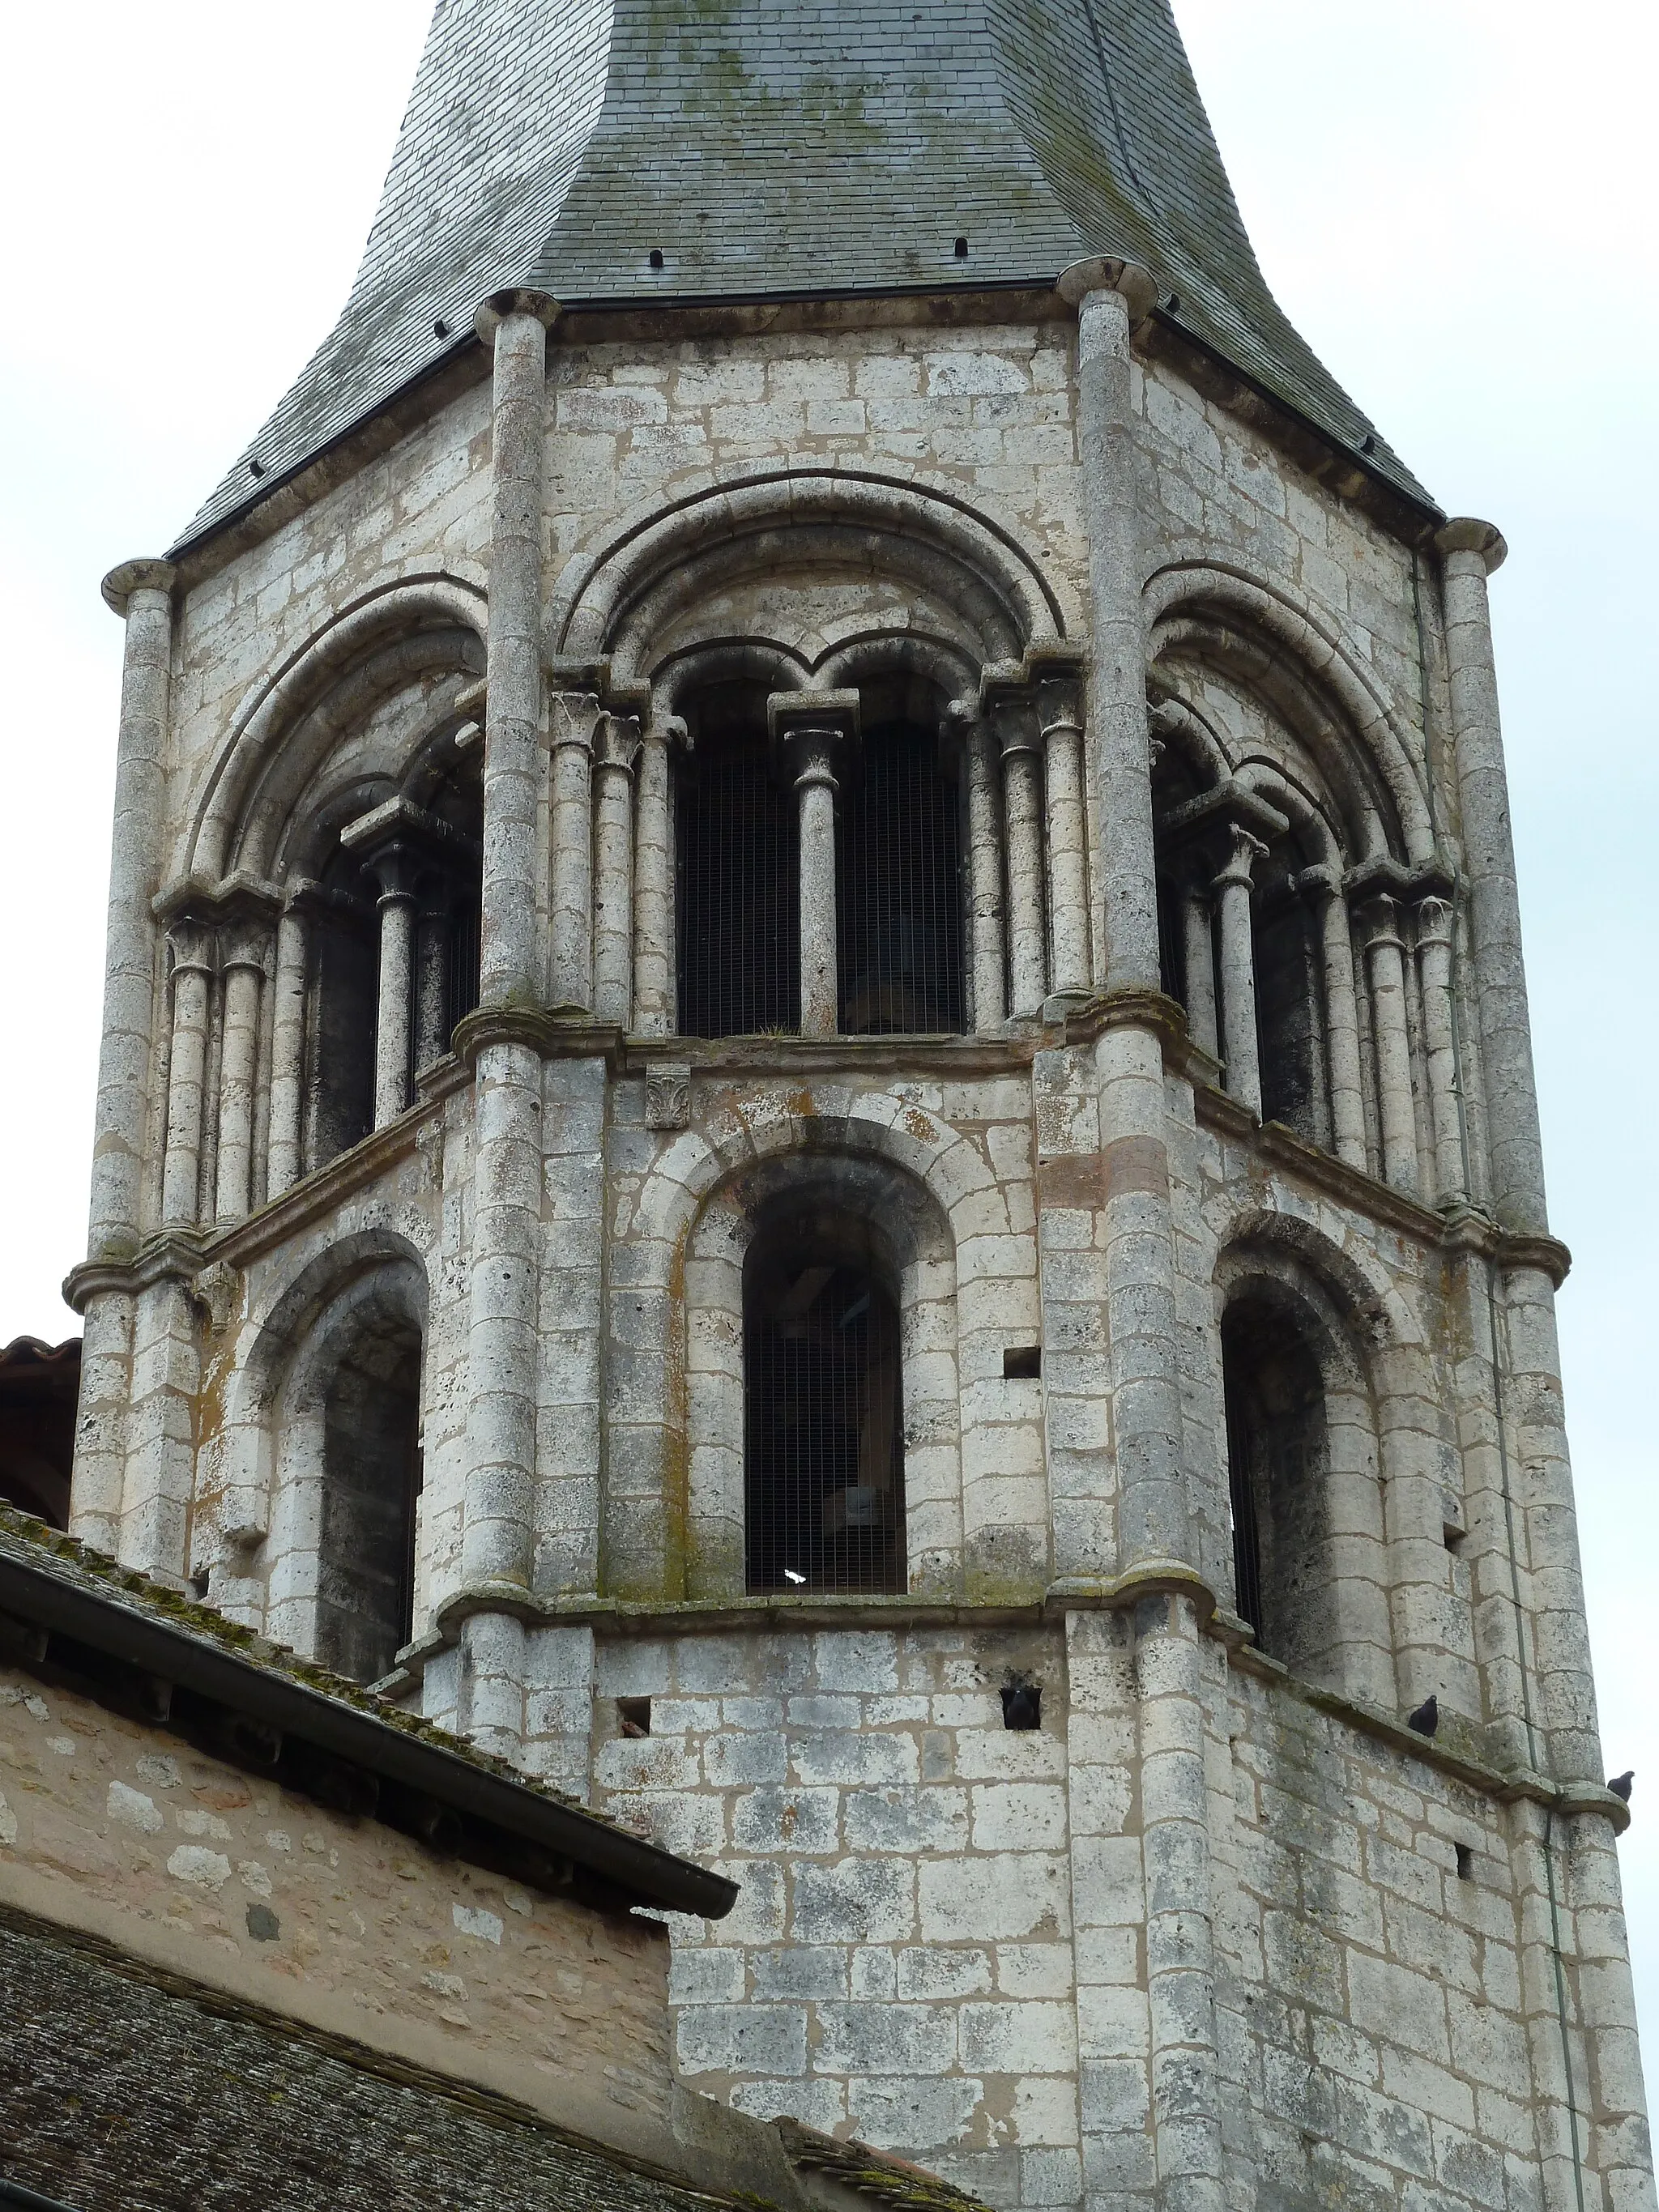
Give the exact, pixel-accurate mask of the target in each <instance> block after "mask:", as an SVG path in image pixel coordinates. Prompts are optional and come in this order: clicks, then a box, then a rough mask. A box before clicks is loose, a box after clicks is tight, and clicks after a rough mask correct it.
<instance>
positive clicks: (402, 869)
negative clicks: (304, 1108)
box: [369, 847, 416, 1129]
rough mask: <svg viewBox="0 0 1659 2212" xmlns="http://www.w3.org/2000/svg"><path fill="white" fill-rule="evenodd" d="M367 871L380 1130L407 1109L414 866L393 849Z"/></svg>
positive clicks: (376, 1121)
mask: <svg viewBox="0 0 1659 2212" xmlns="http://www.w3.org/2000/svg"><path fill="white" fill-rule="evenodd" d="M369 865H370V867H371V868H372V870H373V871H374V875H375V876H376V877H377V878H378V879H379V882H380V897H379V898H378V899H377V900H376V902H375V904H376V906H377V907H378V908H379V910H380V987H379V991H378V994H377V996H376V999H375V1002H374V1126H375V1127H376V1128H377V1129H384V1128H385V1127H386V1123H387V1122H388V1121H396V1120H397V1118H398V1115H400V1114H401V1113H403V1112H404V1110H405V1109H406V1108H407V1107H408V1104H409V1063H410V1039H411V1037H412V1036H413V1033H414V1031H413V1017H414V1011H415V872H416V870H415V863H414V861H413V860H412V859H411V858H410V855H409V854H406V853H404V852H401V851H399V850H398V849H397V848H395V847H394V848H392V850H391V851H390V852H386V853H382V854H377V855H376V857H375V858H374V860H372V861H371V862H370V863H369Z"/></svg>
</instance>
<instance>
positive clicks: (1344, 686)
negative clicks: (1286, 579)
mask: <svg viewBox="0 0 1659 2212" xmlns="http://www.w3.org/2000/svg"><path fill="white" fill-rule="evenodd" d="M1145 605H1146V626H1147V635H1148V641H1149V651H1148V661H1149V665H1153V666H1155V665H1157V661H1158V656H1159V654H1160V653H1161V652H1163V651H1164V650H1166V649H1168V647H1170V645H1171V644H1172V643H1173V642H1174V641H1175V640H1176V638H1177V637H1179V636H1184V637H1185V638H1186V640H1187V641H1188V642H1189V643H1190V644H1191V645H1192V646H1193V647H1194V649H1195V650H1197V651H1198V652H1199V653H1200V656H1201V657H1204V656H1207V657H1213V658H1214V659H1216V660H1217V662H1218V665H1221V666H1223V667H1231V670H1232V671H1233V672H1234V673H1236V674H1237V676H1238V677H1239V678H1240V679H1241V680H1243V682H1245V683H1246V684H1249V685H1252V686H1253V687H1255V688H1257V689H1258V690H1260V691H1261V693H1262V695H1263V696H1264V697H1265V698H1266V699H1267V701H1268V702H1270V703H1271V704H1272V705H1273V708H1275V709H1276V710H1277V711H1278V712H1279V714H1282V715H1283V716H1284V718H1285V721H1286V724H1287V726H1289V727H1290V728H1291V730H1292V731H1293V732H1295V733H1296V734H1297V736H1298V737H1300V738H1302V739H1303V741H1304V743H1305V744H1308V745H1309V747H1310V750H1312V751H1313V752H1314V754H1315V757H1316V758H1317V759H1318V761H1319V763H1320V765H1321V767H1322V769H1323V770H1324V771H1325V772H1326V773H1327V775H1328V776H1329V777H1330V778H1331V780H1332V781H1333V784H1334V788H1335V789H1336V790H1337V792H1338V793H1339V794H1340V795H1341V796H1342V799H1343V804H1344V807H1345V812H1346V814H1347V815H1348V817H1349V819H1350V821H1351V823H1352V826H1353V828H1354V829H1355V830H1356V831H1361V830H1363V829H1364V827H1365V825H1366V823H1367V822H1368V821H1369V822H1370V823H1373V824H1374V827H1373V828H1372V829H1371V830H1370V842H1369V843H1368V844H1367V845H1365V846H1363V847H1362V848H1360V849H1359V850H1358V851H1356V852H1354V853H1353V854H1351V856H1350V857H1351V860H1360V859H1364V858H1367V857H1370V854H1371V853H1373V852H1380V851H1383V850H1386V849H1388V848H1389V847H1390V846H1392V845H1397V846H1398V847H1399V848H1401V849H1400V851H1399V852H1398V854H1397V855H1396V857H1399V858H1401V859H1404V860H1407V861H1408V862H1410V863H1412V864H1413V865H1415V864H1418V863H1419V862H1422V861H1425V860H1430V859H1431V858H1432V857H1433V854H1434V850H1435V835H1434V824H1433V821H1432V818H1431V815H1430V811H1429V801H1428V794H1427V786H1426V781H1425V769H1424V768H1423V767H1422V765H1421V764H1420V763H1419V761H1418V759H1417V750H1418V747H1417V743H1416V740H1415V739H1414V738H1413V736H1412V734H1411V733H1410V732H1408V731H1407V729H1406V728H1405V726H1403V725H1402V724H1401V722H1400V721H1399V720H1398V719H1397V718H1396V716H1395V713H1394V711H1393V709H1392V708H1390V706H1389V703H1388V702H1387V701H1386V700H1385V699H1384V697H1383V694H1382V692H1381V690H1379V688H1378V687H1377V685H1376V684H1375V682H1374V681H1373V679H1372V678H1370V675H1369V673H1368V672H1367V671H1365V670H1364V667H1363V666H1362V665H1361V664H1360V663H1359V661H1358V659H1356V658H1355V657H1354V656H1353V655H1352V654H1351V653H1348V652H1347V651H1346V649H1345V648H1344V647H1343V646H1342V644H1341V641H1340V639H1339V638H1337V637H1336V636H1335V635H1334V634H1333V633H1332V631H1331V630H1330V629H1328V627H1327V626H1326V625H1325V623H1323V622H1322V620H1321V619H1320V618H1319V617H1318V616H1317V615H1316V613H1315V611H1314V610H1313V609H1312V608H1311V607H1310V606H1308V605H1297V603H1296V601H1295V600H1294V599H1291V597H1290V595H1289V594H1288V593H1286V592H1284V591H1283V590H1282V589H1278V588H1275V587H1272V586H1267V585H1266V584H1264V583H1261V582H1260V581H1259V580H1256V579H1255V578H1254V577H1251V576H1249V575H1247V574H1244V573H1243V571H1241V570H1239V569H1237V568H1231V567H1230V566H1228V565H1227V564H1225V563H1224V562H1211V561H1206V560H1202V559H1194V560H1188V561H1181V562H1171V563H1170V564H1169V565H1168V566H1167V567H1165V568H1159V569H1158V570H1156V571H1155V572H1154V573H1153V574H1152V576H1151V577H1150V578H1149V579H1148V580H1147V583H1146V593H1145ZM1322 694H1324V695H1326V697H1327V698H1328V702H1329V704H1326V703H1325V702H1324V700H1322V696H1321V695H1322ZM1379 800H1383V801H1385V803H1384V804H1383V805H1378V804H1377V802H1378V801H1379Z"/></svg>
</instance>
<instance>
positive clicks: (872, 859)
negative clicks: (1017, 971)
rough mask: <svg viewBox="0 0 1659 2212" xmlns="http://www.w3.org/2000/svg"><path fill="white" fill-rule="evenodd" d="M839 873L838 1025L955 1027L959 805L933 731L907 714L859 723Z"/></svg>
mask: <svg viewBox="0 0 1659 2212" xmlns="http://www.w3.org/2000/svg"><path fill="white" fill-rule="evenodd" d="M836 878H837V881H836V939H837V949H838V952H839V957H840V968H841V1015H840V1021H841V1027H842V1030H843V1031H844V1032H845V1033H846V1034H848V1035H849V1036H879V1035H890V1034H893V1033H895V1032H908V1033H912V1034H914V1033H916V1032H922V1033H926V1032H929V1031H941V1030H943V1031H951V1032H957V1031H959V1030H961V1028H962V1026H963V1018H964V993H963V915H962V862H961V836H960V806H959V802H958V799H957V790H956V787H955V786H954V784H953V783H952V781H950V780H949V779H948V778H947V776H946V775H945V766H944V763H942V761H941V759H940V746H939V738H938V737H937V736H936V735H935V734H934V733H933V732H931V731H929V730H927V729H926V728H924V727H921V726H918V725H917V724H915V723H913V722H890V723H887V724H884V725H883V726H878V727H876V728H873V729H871V730H868V731H866V734H865V739H864V746H863V751H862V757H861V760H860V769H859V773H858V775H857V778H856V780H855V781H854V787H853V789H852V791H851V793H849V794H848V797H847V799H846V800H845V802H844V804H843V806H842V820H841V823H840V824H839V830H838V836H837V839H836Z"/></svg>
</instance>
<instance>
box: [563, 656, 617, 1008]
mask: <svg viewBox="0 0 1659 2212" xmlns="http://www.w3.org/2000/svg"><path fill="white" fill-rule="evenodd" d="M605 719H607V718H606V717H604V716H602V715H601V714H600V713H599V698H598V696H597V695H596V694H594V693H592V692H585V691H560V692H556V694H555V695H554V698H553V726H552V730H551V732H550V738H551V744H552V750H553V1003H554V1005H555V1006H580V1007H582V1008H584V1009H586V1008H591V1007H592V1004H593V744H594V739H595V738H596V737H597V736H598V734H599V728H600V726H601V723H602V721H604V720H605Z"/></svg>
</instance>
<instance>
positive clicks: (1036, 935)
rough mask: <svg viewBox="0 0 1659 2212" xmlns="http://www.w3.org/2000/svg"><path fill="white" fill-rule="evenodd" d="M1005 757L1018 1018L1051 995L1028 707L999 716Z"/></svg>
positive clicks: (1036, 754) (1037, 761) (1038, 792)
mask: <svg viewBox="0 0 1659 2212" xmlns="http://www.w3.org/2000/svg"><path fill="white" fill-rule="evenodd" d="M995 723H996V732H997V742H998V744H999V746H1000V750H1001V753H1002V822H1003V852H1004V857H1005V859H1006V865H1007V871H1008V970H1009V980H1010V982H1011V984H1012V999H1013V1005H1012V1010H1011V1011H1012V1012H1014V1013H1016V1014H1035V1013H1036V1012H1038V1011H1039V1010H1040V1008H1041V1007H1042V1001H1043V1000H1044V998H1045V997H1046V996H1047V994H1048V957H1047V951H1046V948H1045V945H1044V942H1043V940H1044V939H1045V937H1046V935H1047V929H1046V927H1045V924H1044V921H1043V913H1042V781H1041V777H1042V740H1041V738H1039V736H1038V733H1037V728H1036V714H1035V711H1034V710H1033V708H1031V706H1030V703H1029V702H1025V701H1023V700H1004V701H1001V702H999V704H998V706H997V708H996V710H995Z"/></svg>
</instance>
